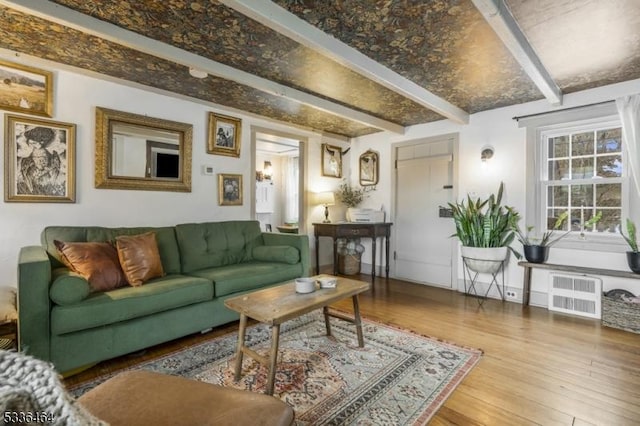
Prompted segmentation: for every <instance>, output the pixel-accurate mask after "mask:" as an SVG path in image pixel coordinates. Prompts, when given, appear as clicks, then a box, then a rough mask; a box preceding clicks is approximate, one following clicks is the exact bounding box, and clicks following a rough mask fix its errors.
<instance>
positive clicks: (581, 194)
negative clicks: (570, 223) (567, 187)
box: [571, 185, 593, 210]
mask: <svg viewBox="0 0 640 426" xmlns="http://www.w3.org/2000/svg"><path fill="white" fill-rule="evenodd" d="M571 206H572V207H573V208H577V209H578V210H579V209H580V207H581V206H585V207H591V206H593V185H571ZM585 210H586V209H585Z"/></svg>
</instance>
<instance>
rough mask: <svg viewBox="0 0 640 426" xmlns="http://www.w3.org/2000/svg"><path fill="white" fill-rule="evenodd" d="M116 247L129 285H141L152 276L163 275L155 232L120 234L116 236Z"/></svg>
mask: <svg viewBox="0 0 640 426" xmlns="http://www.w3.org/2000/svg"><path fill="white" fill-rule="evenodd" d="M116 247H117V249H118V258H119V259H120V266H121V267H122V271H123V272H124V275H125V276H126V277H127V282H128V283H129V285H132V286H138V285H142V284H144V283H145V282H147V281H149V280H150V279H152V278H158V277H162V276H164V270H163V269H162V261H161V260H160V253H159V252H158V243H157V242H156V233H155V232H153V231H151V232H145V233H144V234H139V235H120V236H119V237H116Z"/></svg>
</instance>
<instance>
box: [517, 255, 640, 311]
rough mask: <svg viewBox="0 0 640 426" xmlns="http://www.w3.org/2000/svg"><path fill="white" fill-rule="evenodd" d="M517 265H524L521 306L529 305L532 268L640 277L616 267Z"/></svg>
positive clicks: (529, 263)
mask: <svg viewBox="0 0 640 426" xmlns="http://www.w3.org/2000/svg"><path fill="white" fill-rule="evenodd" d="M518 265H520V266H523V267H524V282H523V289H522V306H523V307H524V306H528V305H529V296H530V293H531V270H532V269H533V268H539V269H550V270H553V271H562V272H574V273H578V274H585V275H586V274H591V275H606V276H609V277H619V278H633V279H636V280H637V279H640V275H638V274H635V273H633V272H630V271H618V270H616V269H601V268H591V267H587V266H573V265H556V264H553V263H531V262H518Z"/></svg>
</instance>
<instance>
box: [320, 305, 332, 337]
mask: <svg viewBox="0 0 640 426" xmlns="http://www.w3.org/2000/svg"><path fill="white" fill-rule="evenodd" d="M322 312H323V313H324V325H325V326H326V328H327V336H331V322H329V307H328V306H325V307H324V308H322Z"/></svg>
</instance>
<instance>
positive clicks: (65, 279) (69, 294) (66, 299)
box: [49, 268, 91, 305]
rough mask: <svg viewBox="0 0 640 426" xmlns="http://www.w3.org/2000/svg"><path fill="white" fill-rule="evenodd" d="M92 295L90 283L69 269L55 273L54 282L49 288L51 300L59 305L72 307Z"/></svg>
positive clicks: (58, 270)
mask: <svg viewBox="0 0 640 426" xmlns="http://www.w3.org/2000/svg"><path fill="white" fill-rule="evenodd" d="M90 293H91V287H89V281H87V280H86V279H84V278H83V277H82V275H80V274H77V273H75V272H73V271H70V270H69V269H67V268H58V269H56V270H54V271H53V282H52V283H51V287H49V298H51V300H52V301H53V303H55V304H57V305H72V304H74V303H78V302H80V301H82V300H84V299H86V298H87V297H89V294H90Z"/></svg>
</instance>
